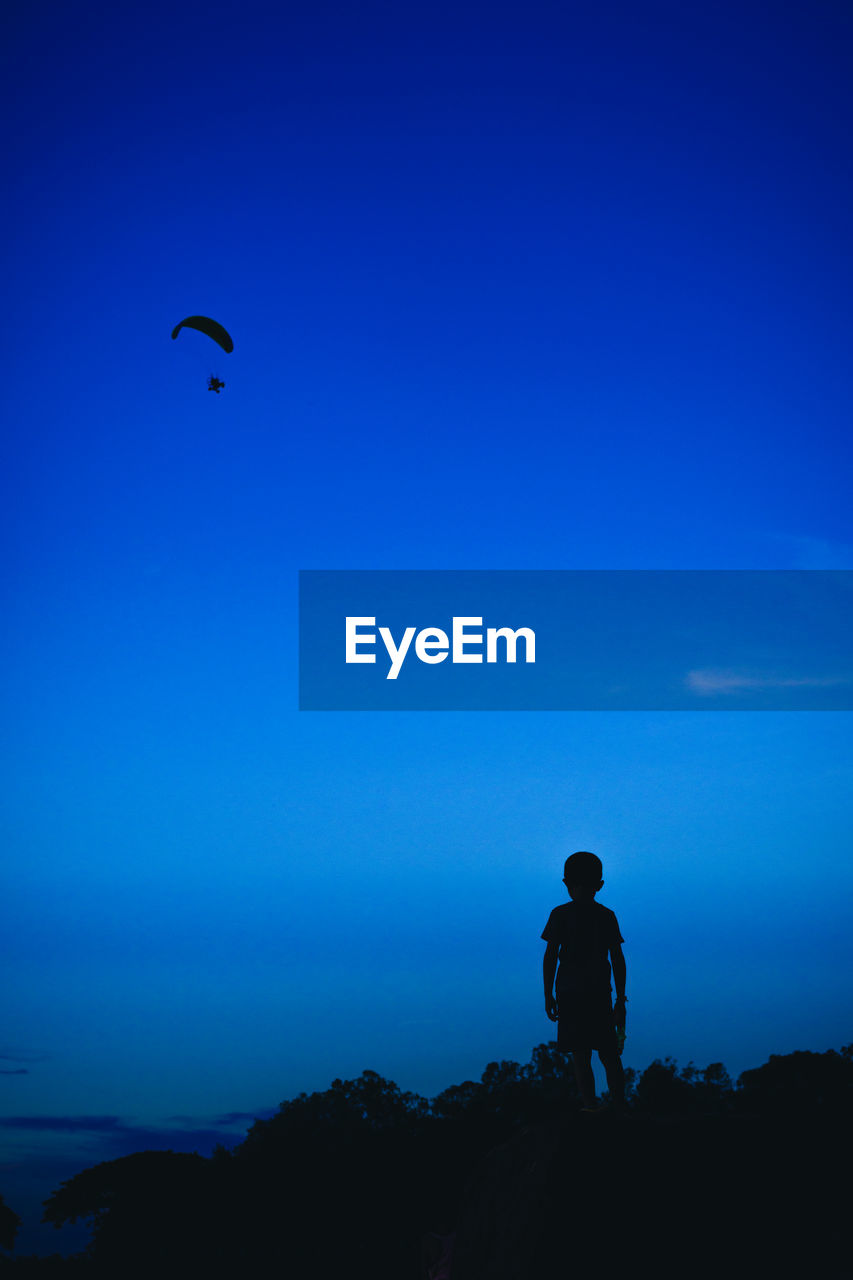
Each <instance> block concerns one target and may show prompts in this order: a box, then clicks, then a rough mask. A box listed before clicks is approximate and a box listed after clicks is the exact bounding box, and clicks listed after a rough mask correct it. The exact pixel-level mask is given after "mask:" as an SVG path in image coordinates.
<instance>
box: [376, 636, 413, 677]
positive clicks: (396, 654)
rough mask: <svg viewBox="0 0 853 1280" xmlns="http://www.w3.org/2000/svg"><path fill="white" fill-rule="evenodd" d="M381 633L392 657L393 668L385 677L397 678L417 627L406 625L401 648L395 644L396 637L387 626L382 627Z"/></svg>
mask: <svg viewBox="0 0 853 1280" xmlns="http://www.w3.org/2000/svg"><path fill="white" fill-rule="evenodd" d="M379 634H380V635H381V637H382V639H383V640H384V642H385V648H386V649H387V650H388V656H389V657H390V659H391V670H390V671H389V672H388V674H387V676H386V677H385V679H386V680H396V679H397V676H398V675H399V674H400V668H401V667H402V665H403V660H404V659H405V657H406V654H407V653H408V652H409V645H410V644H411V643H412V636H413V635H414V634H415V628H414V627H406V630H405V631H404V632H403V639H402V640H401V641H400V647H399V649H398V648H397V646H396V645H395V644H394V637H393V636H392V635H391V632H390V631H389V629H388V628H387V627H380V628H379Z"/></svg>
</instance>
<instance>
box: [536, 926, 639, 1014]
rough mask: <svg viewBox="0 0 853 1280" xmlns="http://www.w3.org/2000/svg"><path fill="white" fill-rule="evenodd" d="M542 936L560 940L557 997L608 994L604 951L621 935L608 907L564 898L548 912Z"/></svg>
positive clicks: (549, 939) (606, 964)
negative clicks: (562, 901) (569, 900)
mask: <svg viewBox="0 0 853 1280" xmlns="http://www.w3.org/2000/svg"><path fill="white" fill-rule="evenodd" d="M542 937H543V938H544V940H545V941H546V942H558V943H559V944H560V950H559V953H558V960H559V967H558V969H557V980H556V992H557V996H558V997H559V996H560V995H562V996H564V997H565V996H568V995H595V994H596V993H599V992H600V993H606V994H607V995H609V994H610V959H609V956H608V953H609V951H610V948H611V947H612V946H615V945H616V944H617V943H620V942H624V941H625V939H624V938H623V937H622V934H621V933H620V932H619V924H618V922H617V920H616V916H615V914H614V913H613V912H612V911H611V910H610V908H609V907H603V906H602V905H601V904H600V903H598V902H564V903H563V904H562V906H559V907H555V908H554V910H553V911H552V912H551V914H550V916H549V917H548V923H547V924H546V925H545V928H544V929H543V931H542Z"/></svg>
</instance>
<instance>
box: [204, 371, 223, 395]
mask: <svg viewBox="0 0 853 1280" xmlns="http://www.w3.org/2000/svg"><path fill="white" fill-rule="evenodd" d="M224 386H225V383H224V382H220V381H219V379H218V378H217V376H216V374H215V373H212V374H211V375H210V377H209V378H208V380H207V389H208V391H215V392H216V394H217V395H219V392H220V390H221V388H222V387H224Z"/></svg>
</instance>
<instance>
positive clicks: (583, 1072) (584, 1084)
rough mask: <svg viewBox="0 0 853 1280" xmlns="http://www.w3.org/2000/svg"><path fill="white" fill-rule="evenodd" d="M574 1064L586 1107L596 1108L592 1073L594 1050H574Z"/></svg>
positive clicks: (579, 1088) (582, 1099) (579, 1089)
mask: <svg viewBox="0 0 853 1280" xmlns="http://www.w3.org/2000/svg"><path fill="white" fill-rule="evenodd" d="M572 1062H573V1063H574V1067H575V1079H576V1080H577V1082H578V1091H579V1093H580V1095H581V1101H582V1102H583V1105H584V1106H585V1107H594V1106H595V1076H594V1075H593V1073H592V1050H591V1049H572ZM608 1079H609V1077H608Z"/></svg>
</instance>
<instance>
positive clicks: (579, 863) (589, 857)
mask: <svg viewBox="0 0 853 1280" xmlns="http://www.w3.org/2000/svg"><path fill="white" fill-rule="evenodd" d="M603 870H604V868H603V867H602V865H601V859H600V858H597V857H596V856H595V854H594V853H588V852H587V850H586V849H580V850H579V851H578V852H577V853H573V854H572V856H571V857H570V858H566V862H565V866H564V867H563V884H564V885H565V886H566V888H567V889H568V891H569V897H570V898H571V899H572V901H574V900H575V899H576V898H579V899H586V900H588V901H589V900H591V899H592V898H594V897H595V895H596V894H597V893H598V891H599V889H600V888H601V887H602V885H603V884H604V880H603V878H602V872H603Z"/></svg>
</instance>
